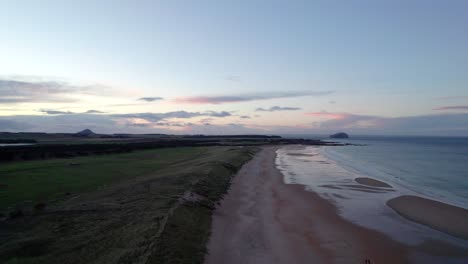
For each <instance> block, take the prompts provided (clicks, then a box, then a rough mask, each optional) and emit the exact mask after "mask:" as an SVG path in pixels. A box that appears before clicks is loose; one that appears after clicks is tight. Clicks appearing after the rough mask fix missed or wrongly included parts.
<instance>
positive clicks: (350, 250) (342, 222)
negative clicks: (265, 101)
mask: <svg viewBox="0 0 468 264" xmlns="http://www.w3.org/2000/svg"><path fill="white" fill-rule="evenodd" d="M277 149H278V147H265V148H263V149H262V151H260V152H259V153H258V154H257V155H256V156H255V157H254V158H253V159H252V160H251V161H250V162H249V163H248V164H246V165H244V167H243V168H242V169H241V170H240V171H239V173H238V174H237V176H236V177H234V180H233V182H232V185H231V189H230V190H229V192H228V194H227V195H226V196H225V197H224V200H223V201H222V202H221V204H220V206H218V208H217V209H216V210H215V213H214V215H213V224H212V229H211V230H212V235H211V238H210V240H209V242H208V245H207V247H208V253H207V255H206V256H205V263H207V264H211V263H364V261H365V260H366V259H370V260H371V261H373V262H372V263H379V264H380V263H431V261H433V262H432V263H440V261H441V258H443V260H442V261H445V258H446V257H453V258H461V257H463V258H465V257H468V253H466V252H465V251H464V250H463V249H462V248H458V247H455V246H452V245H450V244H447V243H444V242H441V241H437V240H435V241H426V242H424V243H422V244H420V245H416V246H410V245H407V244H403V243H401V242H399V241H396V240H394V239H392V238H390V237H389V236H388V235H386V234H383V233H381V232H378V231H375V230H371V229H368V228H365V227H362V226H360V225H357V224H355V223H352V222H350V221H348V220H346V219H344V218H343V217H341V216H340V215H339V212H338V209H337V207H336V206H335V205H334V204H333V203H331V202H330V201H328V200H326V199H324V198H322V197H320V196H319V195H318V194H317V193H315V192H311V191H308V190H306V189H305V186H304V185H300V184H285V183H284V181H283V175H282V173H281V172H280V171H279V170H278V169H277V167H276V164H275V157H276V150H277ZM369 179H370V178H369ZM365 181H366V182H367V183H368V184H377V185H382V183H378V182H374V181H376V180H374V179H371V180H365ZM428 260H429V261H428ZM454 263H457V262H454Z"/></svg>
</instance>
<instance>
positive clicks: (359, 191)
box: [276, 135, 468, 248]
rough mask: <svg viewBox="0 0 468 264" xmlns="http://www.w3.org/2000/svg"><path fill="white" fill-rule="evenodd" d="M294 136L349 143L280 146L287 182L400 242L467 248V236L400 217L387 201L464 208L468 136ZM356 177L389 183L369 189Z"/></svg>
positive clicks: (467, 201)
mask: <svg viewBox="0 0 468 264" xmlns="http://www.w3.org/2000/svg"><path fill="white" fill-rule="evenodd" d="M288 137H291V136H290V135H288ZM298 137H302V138H310V139H324V140H327V141H334V142H342V143H350V144H352V145H348V146H324V147H317V146H299V145H297V146H287V147H284V148H281V149H279V150H278V151H277V158H276V165H277V167H278V168H279V169H280V171H281V172H282V173H283V175H284V182H285V183H290V184H292V183H294V184H302V185H304V186H305V188H306V189H307V190H310V191H313V192H316V193H318V194H319V195H320V196H321V197H322V198H325V199H327V200H328V201H330V202H332V203H333V204H334V205H335V206H336V207H337V208H338V211H339V213H340V215H341V216H342V217H343V218H345V219H347V220H349V221H352V222H354V223H356V224H358V225H361V226H364V227H366V228H370V229H374V230H377V231H380V232H382V233H385V234H387V235H388V236H390V237H392V238H393V239H395V240H398V241H400V242H402V243H406V244H409V245H416V244H420V243H422V242H423V241H427V240H434V239H436V240H440V241H444V242H447V243H452V244H456V245H458V246H463V247H467V248H468V241H467V240H463V239H460V238H456V237H453V236H450V235H447V234H445V233H442V232H439V231H436V230H434V229H431V228H429V227H427V226H424V225H421V224H418V223H416V222H412V221H409V220H407V219H404V218H403V217H402V216H400V215H399V214H397V213H396V212H395V211H393V209H391V208H390V207H388V206H387V205H386V202H387V201H388V200H389V199H392V198H395V197H398V196H400V195H405V194H406V195H417V196H421V197H426V198H430V199H433V200H437V201H441V202H444V203H448V204H452V205H455V206H458V207H462V208H465V209H468V137H466V138H461V137H460V138H455V137H390V136H353V137H352V138H349V139H333V140H330V139H327V138H323V137H320V136H307V135H300V136H298ZM356 178H372V179H376V180H379V181H382V182H385V183H387V184H389V185H391V187H390V188H373V187H369V186H366V185H362V184H359V183H357V182H356V180H355V179H356ZM467 224H468V219H467Z"/></svg>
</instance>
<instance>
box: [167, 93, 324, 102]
mask: <svg viewBox="0 0 468 264" xmlns="http://www.w3.org/2000/svg"><path fill="white" fill-rule="evenodd" d="M331 93H333V91H315V92H304V91H303V92H278V93H252V94H240V95H221V96H188V97H178V98H175V99H174V100H173V102H175V103H180V104H225V103H238V102H247V101H257V100H269V99H279V98H293V97H304V96H323V95H328V94H331Z"/></svg>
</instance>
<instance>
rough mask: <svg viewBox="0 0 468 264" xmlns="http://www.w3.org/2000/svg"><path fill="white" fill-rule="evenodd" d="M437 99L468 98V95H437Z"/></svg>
mask: <svg viewBox="0 0 468 264" xmlns="http://www.w3.org/2000/svg"><path fill="white" fill-rule="evenodd" d="M436 99H439V100H458V99H460V100H464V99H468V96H465V95H461V96H443V97H437V98H436Z"/></svg>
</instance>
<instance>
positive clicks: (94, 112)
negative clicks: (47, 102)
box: [38, 109, 105, 115]
mask: <svg viewBox="0 0 468 264" xmlns="http://www.w3.org/2000/svg"><path fill="white" fill-rule="evenodd" d="M38 111H39V112H41V113H45V114H48V115H72V114H104V113H105V112H102V111H98V110H88V111H86V112H84V113H77V112H72V111H62V110H54V109H39V110H38Z"/></svg>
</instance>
